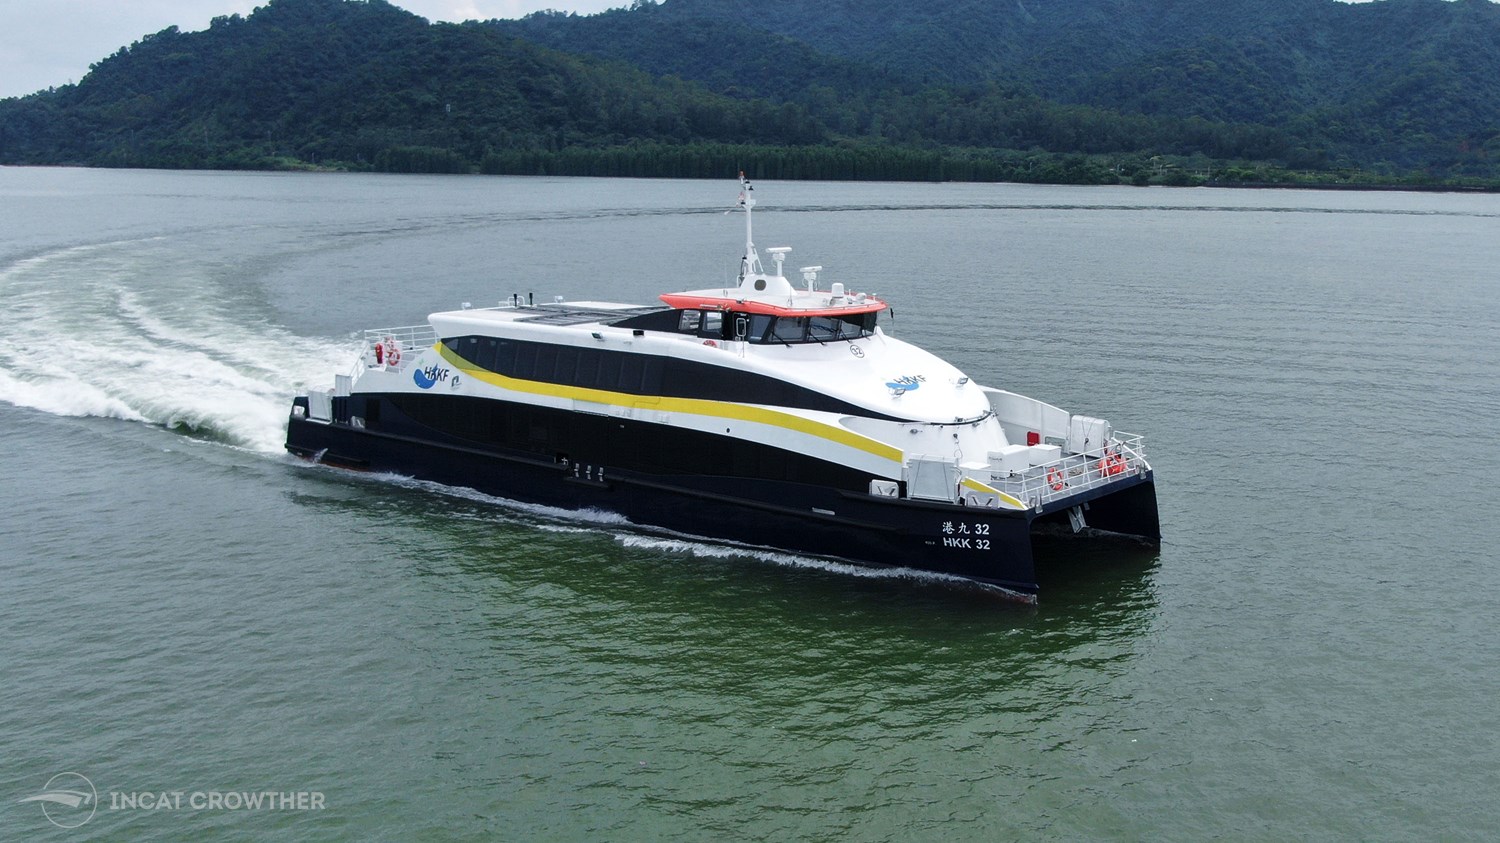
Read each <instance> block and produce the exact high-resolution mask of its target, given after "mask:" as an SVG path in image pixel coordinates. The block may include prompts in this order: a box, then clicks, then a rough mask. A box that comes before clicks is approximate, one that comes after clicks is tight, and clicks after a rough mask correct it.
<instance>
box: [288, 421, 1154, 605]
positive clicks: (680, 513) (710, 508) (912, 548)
mask: <svg viewBox="0 0 1500 843" xmlns="http://www.w3.org/2000/svg"><path fill="white" fill-rule="evenodd" d="M298 401H299V403H303V405H304V409H305V399H298ZM386 414H387V415H386V422H387V423H386V424H384V425H383V428H384V429H380V430H372V429H369V428H367V427H362V426H356V425H355V424H351V423H349V422H348V421H347V420H337V419H335V420H332V421H314V420H311V419H309V418H307V417H306V414H305V413H297V412H294V413H293V415H292V416H291V418H290V419H289V422H288V429H287V450H288V451H290V452H292V453H293V454H297V455H299V456H303V457H307V458H310V459H315V460H318V461H320V462H323V463H326V464H330V465H335V466H342V467H347V468H355V469H361V470H369V471H379V472H390V473H394V474H400V475H403V476H409V477H413V478H417V479H422V480H429V481H433V482H437V483H442V484H444V485H451V486H458V487H466V488H471V489H474V490H476V491H479V492H483V493H485V494H488V495H493V496H496V497H501V498H506V499H511V500H516V501H522V502H527V503H536V504H541V505H544V506H550V507H557V508H560V509H566V510H584V509H595V510H601V511H606V512H611V513H616V514H618V515H620V516H622V517H624V518H626V519H627V520H629V521H630V522H631V523H632V524H634V525H637V526H639V527H641V528H645V529H652V528H655V529H660V530H667V531H671V532H673V533H678V534H683V535H689V536H695V537H701V538H705V539H710V540H718V541H725V542H730V543H736V544H743V545H748V546H754V547H763V548H774V549H779V550H786V551H791V552H795V553H802V554H810V555H814V556H820V557H827V558H833V559H840V560H847V561H853V562H859V563H864V564H871V565H879V566H890V567H898V568H906V569H911V570H916V571H924V572H931V573H936V574H941V575H944V576H951V577H958V578H963V579H966V580H971V581H974V582H976V583H980V584H983V585H985V586H990V587H995V588H999V589H1003V590H1005V591H1006V592H1007V593H1009V594H1012V595H1015V596H1017V597H1018V598H1019V599H1022V600H1026V601H1030V600H1034V599H1035V594H1036V592H1037V577H1036V572H1035V567H1034V562H1033V558H1032V550H1031V535H1032V527H1033V523H1034V522H1036V521H1038V520H1040V521H1047V520H1055V519H1057V518H1058V517H1062V518H1063V519H1064V523H1066V510H1068V509H1071V508H1073V507H1075V506H1077V507H1083V506H1087V507H1088V510H1089V513H1090V514H1089V516H1088V520H1089V522H1090V525H1091V526H1092V527H1095V528H1099V529H1106V530H1111V531H1114V532H1121V533H1128V534H1132V535H1137V536H1141V537H1144V538H1146V539H1153V538H1156V537H1157V536H1158V535H1159V531H1158V529H1157V526H1156V496H1155V487H1154V484H1153V483H1152V480H1151V476H1150V474H1149V473H1147V474H1145V475H1143V476H1141V477H1134V478H1129V479H1128V480H1126V481H1124V482H1122V483H1119V484H1116V485H1115V488H1114V489H1112V490H1111V493H1110V494H1107V495H1098V494H1095V495H1087V496H1080V497H1079V499H1078V500H1069V501H1066V502H1063V503H1065V504H1066V505H1065V506H1059V505H1058V504H1054V505H1051V506H1050V507H1049V508H1047V509H1044V510H1042V511H1037V510H1020V511H1016V510H998V509H990V508H981V507H965V506H960V505H953V504H944V503H932V502H925V501H913V500H906V499H900V498H884V497H877V496H873V495H869V494H863V493H858V492H852V491H849V490H846V489H838V488H831V487H828V486H825V485H817V484H810V483H795V482H787V481H775V480H767V479H752V478H744V477H733V476H723V475H710V474H693V473H653V472H644V471H639V470H630V469H628V468H621V467H619V466H617V465H610V464H609V463H608V461H607V460H604V459H599V458H597V457H598V455H591V454H590V453H589V449H588V446H587V445H586V444H585V443H582V442H580V443H577V445H578V448H577V449H576V450H574V451H573V454H574V456H572V457H561V456H559V454H558V453H555V452H554V453H542V452H526V451H522V450H517V449H510V448H499V447H493V446H488V445H485V444H484V443H478V442H467V441H460V440H455V439H453V438H452V437H448V436H444V435H435V436H428V435H423V433H424V431H422V430H421V429H420V427H419V426H412V425H402V424H392V423H390V422H392V421H393V419H392V418H391V411H390V410H389V409H387V410H386ZM345 418H346V419H347V416H346V417H345Z"/></svg>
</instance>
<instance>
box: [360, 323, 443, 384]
mask: <svg viewBox="0 0 1500 843" xmlns="http://www.w3.org/2000/svg"><path fill="white" fill-rule="evenodd" d="M437 341H438V335H437V331H436V330H435V329H434V328H433V327H432V326H431V325H403V326H401V327H396V328H371V329H369V330H367V331H365V332H364V352H363V353H361V354H360V357H359V362H357V363H356V364H355V369H356V370H357V371H356V374H358V370H361V368H362V367H363V368H374V367H377V366H378V367H380V368H385V369H389V370H395V371H398V372H399V371H404V370H405V369H406V367H407V366H409V365H411V361H413V360H415V359H417V355H418V354H420V353H422V352H423V351H425V350H426V349H429V348H431V347H432V346H433V345H434V344H435V343H436V342H437ZM377 344H379V345H380V346H381V353H380V354H379V355H378V357H377V355H376V353H375V346H376V345H377ZM391 346H394V347H395V349H396V352H397V353H396V355H395V356H396V361H397V362H396V363H395V364H394V365H393V364H391V363H390V362H389V360H390V351H389V348H390V347H391Z"/></svg>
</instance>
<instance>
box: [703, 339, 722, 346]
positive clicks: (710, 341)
mask: <svg viewBox="0 0 1500 843" xmlns="http://www.w3.org/2000/svg"><path fill="white" fill-rule="evenodd" d="M703 344H704V345H706V346H708V347H709V348H718V347H719V344H718V343H716V342H714V341H713V340H704V341H703Z"/></svg>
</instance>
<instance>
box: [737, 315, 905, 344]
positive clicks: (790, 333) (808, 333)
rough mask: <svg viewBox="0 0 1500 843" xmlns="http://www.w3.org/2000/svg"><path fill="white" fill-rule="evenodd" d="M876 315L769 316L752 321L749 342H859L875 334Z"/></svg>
mask: <svg viewBox="0 0 1500 843" xmlns="http://www.w3.org/2000/svg"><path fill="white" fill-rule="evenodd" d="M875 319H876V314H874V313H851V314H849V315H848V316H767V315H765V314H762V313H757V314H755V315H753V316H751V317H750V334H749V336H748V337H746V339H748V340H750V342H761V343H768V342H770V343H776V342H779V343H796V342H831V341H834V340H857V339H859V338H861V337H867V336H869V335H870V334H871V333H872V332H874V330H875Z"/></svg>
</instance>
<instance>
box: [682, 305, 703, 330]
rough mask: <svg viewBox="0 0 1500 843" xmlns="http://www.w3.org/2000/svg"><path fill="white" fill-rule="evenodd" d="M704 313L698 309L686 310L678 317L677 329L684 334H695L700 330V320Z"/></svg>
mask: <svg viewBox="0 0 1500 843" xmlns="http://www.w3.org/2000/svg"><path fill="white" fill-rule="evenodd" d="M702 318H703V314H702V312H700V311H697V310H684V311H683V312H682V315H681V316H679V317H678V318H677V330H678V331H680V332H682V333H684V334H695V333H697V332H698V322H699V320H700V319H702Z"/></svg>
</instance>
